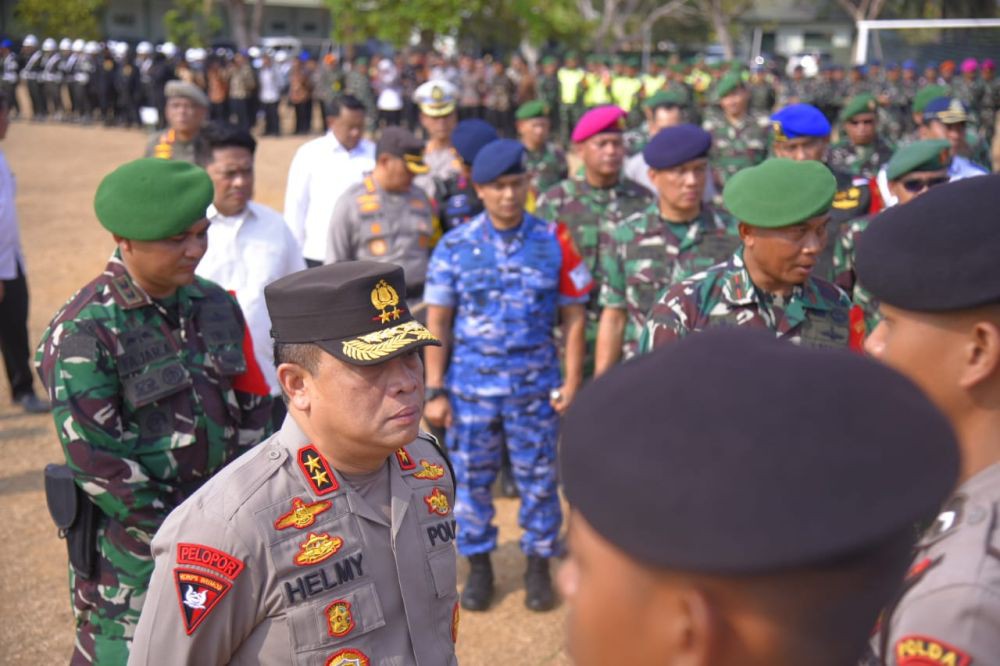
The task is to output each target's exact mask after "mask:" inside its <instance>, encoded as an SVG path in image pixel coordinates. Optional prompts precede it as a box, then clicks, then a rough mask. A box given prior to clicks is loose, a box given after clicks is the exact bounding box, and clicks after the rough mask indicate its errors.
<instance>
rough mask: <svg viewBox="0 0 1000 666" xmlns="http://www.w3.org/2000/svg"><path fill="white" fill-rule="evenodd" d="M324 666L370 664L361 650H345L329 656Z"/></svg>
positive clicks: (363, 665) (359, 665) (365, 665)
mask: <svg viewBox="0 0 1000 666" xmlns="http://www.w3.org/2000/svg"><path fill="white" fill-rule="evenodd" d="M324 666H371V662H370V661H369V660H368V655H366V654H365V653H364V652H362V651H361V650H355V649H354V648H345V649H343V650H341V651H339V652H335V653H333V654H331V655H330V656H329V657H328V658H327V660H326V664H324Z"/></svg>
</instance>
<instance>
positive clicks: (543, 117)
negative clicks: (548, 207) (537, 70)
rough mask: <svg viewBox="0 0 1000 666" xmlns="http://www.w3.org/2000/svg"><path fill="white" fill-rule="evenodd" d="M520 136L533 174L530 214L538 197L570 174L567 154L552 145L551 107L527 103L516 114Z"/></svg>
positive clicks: (540, 102) (538, 103) (528, 167)
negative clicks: (550, 137) (550, 140)
mask: <svg viewBox="0 0 1000 666" xmlns="http://www.w3.org/2000/svg"><path fill="white" fill-rule="evenodd" d="M514 118H515V119H516V120H517V135H518V138H519V139H520V140H521V143H522V144H524V159H525V168H526V169H527V170H528V173H530V174H531V192H530V194H529V195H528V206H527V209H528V212H529V213H530V212H532V211H534V209H535V203H536V202H537V200H538V196H539V195H540V194H541V193H542V192H545V190H547V189H549V188H550V187H552V186H553V185H555V184H556V183H558V182H559V181H561V180H563V179H564V178H566V176H567V175H569V171H568V168H567V166H566V153H564V152H563V149H562V148H560V147H559V146H557V145H555V144H554V143H550V142H549V135H550V132H551V129H552V124H551V121H550V120H549V107H548V105H547V104H546V103H545V102H544V101H543V100H540V99H536V100H532V101H530V102H525V103H524V104H522V105H521V106H519V107H518V109H517V111H516V112H515V113H514Z"/></svg>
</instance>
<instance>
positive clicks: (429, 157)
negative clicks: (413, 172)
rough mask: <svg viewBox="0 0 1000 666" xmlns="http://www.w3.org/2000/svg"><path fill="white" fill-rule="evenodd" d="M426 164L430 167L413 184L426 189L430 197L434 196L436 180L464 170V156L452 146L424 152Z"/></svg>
mask: <svg viewBox="0 0 1000 666" xmlns="http://www.w3.org/2000/svg"><path fill="white" fill-rule="evenodd" d="M424 164H426V165H427V168H428V169H430V171H428V172H427V173H423V174H420V175H419V176H417V177H416V178H415V179H414V180H413V184H414V185H416V186H417V187H419V188H420V189H421V190H423V191H424V194H426V195H427V196H428V197H429V198H432V199H433V198H434V192H435V189H436V186H435V182H436V181H442V182H444V181H446V180H448V179H449V178H451V177H452V176H457V175H459V174H460V173H461V172H462V158H461V157H459V156H458V153H457V152H456V151H455V149H454V148H453V147H451V146H449V147H448V148H443V149H441V150H434V151H427V152H425V153H424Z"/></svg>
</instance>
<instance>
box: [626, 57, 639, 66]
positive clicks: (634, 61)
mask: <svg viewBox="0 0 1000 666" xmlns="http://www.w3.org/2000/svg"><path fill="white" fill-rule="evenodd" d="M625 66H626V67H638V66H639V59H638V58H636V57H635V56H629V57H627V58H625Z"/></svg>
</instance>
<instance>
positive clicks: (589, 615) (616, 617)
mask: <svg viewBox="0 0 1000 666" xmlns="http://www.w3.org/2000/svg"><path fill="white" fill-rule="evenodd" d="M768 338H769V336H767V335H764V334H761V333H757V332H750V331H746V330H738V329H729V330H719V331H710V332H706V333H704V334H702V335H699V336H695V337H693V338H690V339H687V340H683V341H681V342H678V343H677V344H676V345H671V346H668V347H666V348H664V349H661V350H658V351H657V352H656V353H654V354H651V355H649V356H646V357H643V358H640V359H637V360H636V361H634V362H631V363H625V364H623V365H622V366H620V367H618V368H615V369H613V370H612V371H611V372H610V373H608V374H607V375H606V376H603V377H601V378H599V379H597V380H596V381H594V382H592V383H591V384H590V385H588V386H587V387H585V388H584V389H583V390H582V391H581V392H580V394H579V396H578V397H577V400H576V402H575V403H574V405H573V406H572V407H571V408H570V411H569V413H568V414H567V416H566V420H565V425H564V428H563V433H562V448H561V451H560V453H561V455H560V467H561V470H560V471H561V479H562V481H563V487H564V489H565V494H566V498H567V499H568V500H569V503H570V508H571V512H572V513H571V519H570V522H569V548H570V559H569V561H568V562H567V564H566V565H564V566H563V567H562V569H561V570H560V572H559V582H560V587H561V589H562V590H563V593H564V595H565V597H566V599H567V601H568V605H569V606H570V613H569V618H570V620H569V632H568V633H569V637H568V641H567V644H568V647H569V651H570V653H571V656H572V658H573V660H574V663H577V664H580V666H603V665H605V664H630V665H631V666H662V665H663V664H688V665H691V666H710V665H711V666H775V665H777V664H781V665H790V664H809V665H810V666H843V665H844V664H854V663H857V660H858V658H859V657H860V656H861V654H862V652H863V650H864V648H865V641H866V639H867V637H868V636H869V634H870V632H871V628H872V626H874V624H875V621H876V617H877V615H878V612H879V609H880V606H881V605H883V604H884V603H886V602H887V601H888V600H889V599H890V598H891V596H892V595H893V594H894V593H895V592H896V590H898V589H899V584H900V581H901V579H902V577H903V573H904V572H905V570H906V563H907V561H908V559H909V557H910V554H911V552H912V551H911V548H912V546H913V541H914V538H915V535H914V530H913V528H912V525H913V524H914V523H916V522H918V521H921V520H925V519H926V518H927V517H929V516H933V515H934V512H935V511H937V510H938V506H939V504H940V502H941V501H942V500H943V499H944V498H945V497H946V496H947V494H948V492H950V490H951V488H952V484H953V483H954V480H955V477H956V474H957V471H958V466H959V460H958V451H957V450H956V446H955V438H954V435H953V434H952V432H951V429H950V428H949V426H948V423H947V420H946V419H945V418H944V416H943V415H942V414H941V413H940V412H938V411H937V410H936V409H935V408H934V406H933V405H932V404H931V403H930V401H928V400H927V398H926V397H924V396H923V394H922V393H921V392H920V391H919V390H918V389H917V388H916V387H915V386H913V384H911V383H910V382H908V381H906V380H905V379H904V378H903V377H901V376H899V375H898V374H897V373H895V372H893V371H891V370H889V369H888V368H883V367H879V365H878V364H877V363H873V362H872V361H871V360H869V359H866V358H864V357H862V356H860V355H857V354H847V353H844V352H841V351H837V350H816V349H802V348H797V347H795V346H793V345H788V344H785V343H783V342H781V341H775V340H773V339H768ZM819 424H822V425H819ZM609 442H613V446H611V447H609ZM609 462H610V463H611V464H609ZM994 478H995V477H994ZM844 479H850V480H851V488H850V492H845V489H844ZM993 488H994V491H995V489H996V486H995V485H994V486H993ZM988 525H992V523H991V521H989V520H988V519H987V520H985V521H983V522H980V523H979V527H978V530H979V531H980V532H982V531H985V530H986V529H987V526H988ZM979 545H980V547H981V548H980V552H981V553H982V552H983V551H984V550H985V548H982V546H983V545H984V542H983V541H980V542H979ZM988 557H989V556H988ZM965 563H966V561H963V564H965ZM970 564H971V562H970ZM966 571H975V569H972V568H967V569H966ZM970 594H971V590H970ZM970 598H971V596H970ZM980 598H982V599H983V601H984V603H995V597H991V596H989V597H988V596H985V595H984V596H982V597H980ZM937 609H938V606H936V605H934V602H933V601H931V600H930V599H928V601H927V610H928V612H929V613H930V614H931V616H933V614H934V613H935V611H936V610H937ZM956 617H957V615H956ZM975 617H978V616H976V615H969V616H967V617H966V619H968V620H969V621H970V622H977V620H976V619H973V618H975ZM963 635H965V636H968V635H972V634H967V633H963ZM975 635H977V636H979V637H980V640H981V641H982V642H983V644H984V646H985V644H986V643H988V642H991V643H992V645H991V647H992V648H993V649H992V650H988V651H986V652H984V653H982V654H983V655H984V657H985V658H984V659H983V662H982V663H992V662H991V661H990V660H991V659H992V658H993V657H994V656H995V655H996V654H997V651H996V648H997V646H996V640H997V633H996V632H994V631H992V630H987V629H986V628H985V627H984V630H983V631H982V632H979V633H977V634H975ZM941 639H942V640H949V637H948V636H941ZM900 663H905V662H902V661H901V662H900ZM909 663H911V664H914V665H915V664H931V663H933V664H947V663H954V664H959V663H976V662H961V661H959V660H955V661H951V662H948V661H944V660H940V661H939V660H922V659H914V660H912V661H910V662H909Z"/></svg>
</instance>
